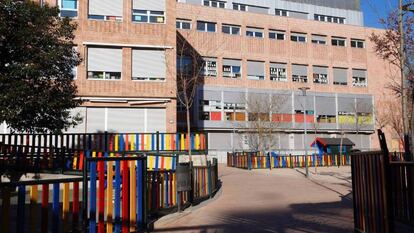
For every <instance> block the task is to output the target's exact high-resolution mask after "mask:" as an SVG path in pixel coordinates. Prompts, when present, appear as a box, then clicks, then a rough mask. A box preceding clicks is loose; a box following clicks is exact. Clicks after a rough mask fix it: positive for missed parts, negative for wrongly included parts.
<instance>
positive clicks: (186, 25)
mask: <svg viewBox="0 0 414 233" xmlns="http://www.w3.org/2000/svg"><path fill="white" fill-rule="evenodd" d="M175 27H176V28H177V29H185V30H189V29H191V20H188V19H177V21H175Z"/></svg>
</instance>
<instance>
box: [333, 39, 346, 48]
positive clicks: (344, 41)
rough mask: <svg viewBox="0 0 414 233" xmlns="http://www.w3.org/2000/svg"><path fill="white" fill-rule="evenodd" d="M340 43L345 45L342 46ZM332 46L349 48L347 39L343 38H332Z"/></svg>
mask: <svg viewBox="0 0 414 233" xmlns="http://www.w3.org/2000/svg"><path fill="white" fill-rule="evenodd" d="M334 41H337V42H336V43H334ZM339 42H343V43H344V44H343V45H340V43H339ZM331 45H332V46H336V47H346V46H347V44H346V38H343V37H332V38H331Z"/></svg>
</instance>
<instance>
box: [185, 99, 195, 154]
mask: <svg viewBox="0 0 414 233" xmlns="http://www.w3.org/2000/svg"><path fill="white" fill-rule="evenodd" d="M186 115H187V140H188V157H189V159H190V162H192V161H193V158H192V154H191V152H192V149H191V125H190V124H191V122H190V108H189V107H188V105H186Z"/></svg>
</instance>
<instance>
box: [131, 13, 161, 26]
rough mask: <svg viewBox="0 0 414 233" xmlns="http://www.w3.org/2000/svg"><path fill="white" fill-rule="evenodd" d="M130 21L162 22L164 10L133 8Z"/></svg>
mask: <svg viewBox="0 0 414 233" xmlns="http://www.w3.org/2000/svg"><path fill="white" fill-rule="evenodd" d="M132 21H134V22H139V23H164V22H165V15H164V11H149V10H133V11H132Z"/></svg>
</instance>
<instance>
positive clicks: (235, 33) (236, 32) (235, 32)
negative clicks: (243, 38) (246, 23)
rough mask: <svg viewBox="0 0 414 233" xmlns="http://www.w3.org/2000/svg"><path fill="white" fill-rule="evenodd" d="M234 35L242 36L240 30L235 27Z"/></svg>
mask: <svg viewBox="0 0 414 233" xmlns="http://www.w3.org/2000/svg"><path fill="white" fill-rule="evenodd" d="M232 34H233V35H239V34H240V28H237V27H234V28H233V32H232Z"/></svg>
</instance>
